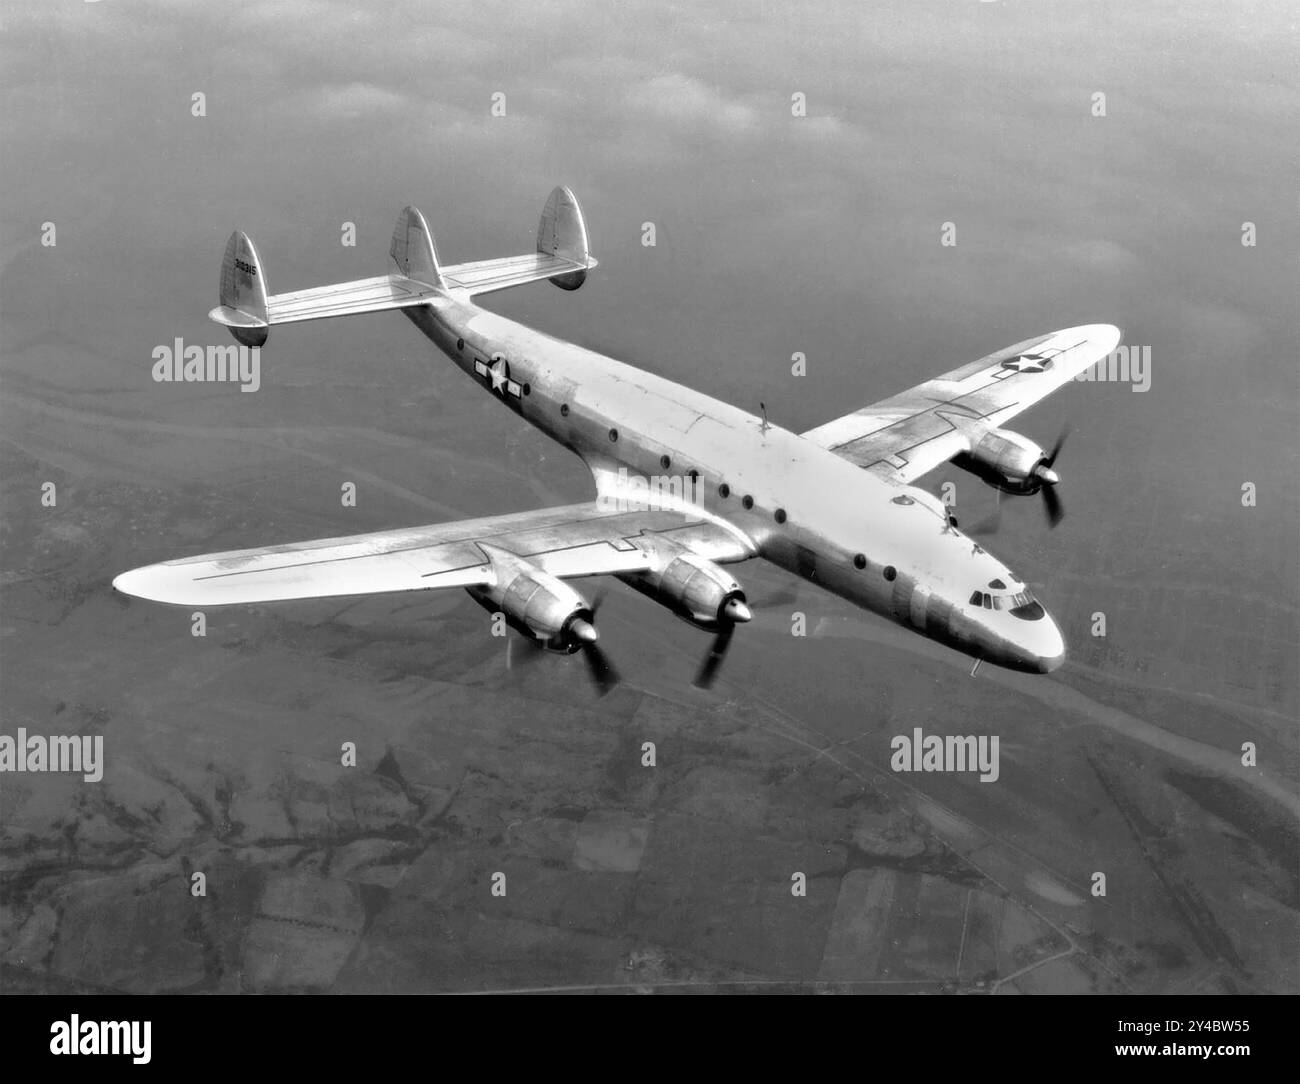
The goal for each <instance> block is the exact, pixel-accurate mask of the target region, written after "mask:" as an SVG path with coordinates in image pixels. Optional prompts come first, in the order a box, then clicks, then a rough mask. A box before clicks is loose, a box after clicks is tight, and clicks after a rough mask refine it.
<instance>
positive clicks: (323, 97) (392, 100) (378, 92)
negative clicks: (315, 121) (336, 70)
mask: <svg viewBox="0 0 1300 1084" xmlns="http://www.w3.org/2000/svg"><path fill="white" fill-rule="evenodd" d="M293 103H294V106H295V108H298V109H301V110H303V111H304V112H310V113H314V114H316V115H317V116H320V117H323V118H326V119H329V118H335V119H339V120H355V119H357V118H358V117H365V116H370V115H372V114H376V113H379V114H386V115H390V116H391V115H393V114H396V113H398V112H399V111H400V110H402V109H405V108H406V107H407V106H409V105H410V104H411V103H410V102H409V101H408V100H407V99H406V97H405V96H403V95H401V94H398V93H397V92H396V91H393V90H387V89H385V88H384V87H380V86H376V85H375V84H374V83H346V84H344V85H342V86H325V87H318V88H316V89H314V90H305V91H301V92H299V93H298V94H295V95H294V97H293Z"/></svg>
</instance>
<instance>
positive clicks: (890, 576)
mask: <svg viewBox="0 0 1300 1084" xmlns="http://www.w3.org/2000/svg"><path fill="white" fill-rule="evenodd" d="M884 575H885V579H887V580H889V581H890V582H891V583H892V582H893V581H894V580H895V579H897V578H898V569H896V568H895V567H894V566H893V565H886V566H885V573H884Z"/></svg>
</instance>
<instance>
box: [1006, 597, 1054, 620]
mask: <svg viewBox="0 0 1300 1084" xmlns="http://www.w3.org/2000/svg"><path fill="white" fill-rule="evenodd" d="M1046 615H1047V611H1046V610H1044V609H1043V607H1042V604H1041V603H1039V602H1038V601H1036V600H1034V599H1030V600H1029V601H1028V602H1027V603H1025V604H1024V605H1023V606H1017V607H1016V608H1015V609H1014V610H1012V611H1011V616H1012V617H1018V618H1020V620H1021V621H1041V620H1042V619H1043V618H1044V617H1045V616H1046Z"/></svg>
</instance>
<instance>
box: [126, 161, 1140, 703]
mask: <svg viewBox="0 0 1300 1084" xmlns="http://www.w3.org/2000/svg"><path fill="white" fill-rule="evenodd" d="M389 253H390V256H391V259H392V264H393V266H392V269H391V270H390V271H389V272H388V273H387V274H386V275H381V276H378V277H376V278H370V279H361V280H357V281H352V282H343V283H338V284H335V285H331V286H322V287H316V288H313V289H307V290H299V291H296V292H293V293H286V294H270V293H269V292H268V289H267V284H266V275H265V273H264V271H263V268H262V262H261V260H260V259H259V258H258V254H257V250H256V249H255V248H254V247H253V243H252V241H251V240H250V239H249V238H248V236H247V235H246V234H245V233H243V232H242V231H239V230H236V231H235V233H234V234H232V235H231V237H230V240H229V243H228V244H227V245H226V251H225V256H224V259H223V260H222V265H221V294H220V300H221V304H220V305H219V306H218V307H217V308H215V309H213V310H212V312H211V313H210V314H209V315H210V317H211V319H213V320H214V321H216V322H217V323H219V324H222V325H224V326H226V327H227V328H229V329H230V332H231V334H232V335H233V336H234V338H235V339H236V341H237V342H238V343H240V344H241V345H243V346H247V347H260V346H262V345H263V344H264V343H265V342H266V340H267V336H268V333H269V329H270V328H271V327H272V326H273V325H278V324H288V323H295V322H298V321H303V320H321V319H327V318H333V317H339V316H350V315H355V314H359V313H371V312H379V311H384V310H388V309H397V310H399V311H401V312H402V313H403V314H404V315H405V316H406V317H407V318H408V319H410V320H411V322H412V323H414V324H415V326H416V327H417V328H419V329H420V331H422V332H423V333H424V334H425V335H426V336H427V337H428V338H429V339H430V340H432V342H433V343H434V345H435V346H437V347H438V349H439V350H441V351H442V352H443V353H444V354H446V355H447V356H448V357H449V358H450V359H451V360H452V362H453V363H454V364H455V365H456V366H457V367H459V368H460V369H462V370H463V371H464V372H465V373H466V374H467V375H468V376H469V377H470V379H472V380H474V381H475V382H476V383H477V384H478V385H479V386H480V387H481V388H482V389H483V390H484V391H485V392H486V393H487V394H489V395H491V396H493V397H494V398H496V399H498V400H500V401H501V403H502V404H503V405H504V406H505V407H506V408H507V409H509V410H511V411H513V412H514V413H515V414H517V415H519V416H520V417H521V418H523V420H525V421H527V422H529V423H531V424H532V425H535V426H536V427H537V428H538V429H540V430H541V431H542V432H543V433H545V434H546V435H547V436H549V437H551V438H552V439H553V440H555V441H557V442H558V443H560V444H561V445H563V446H564V447H566V448H568V449H569V450H570V451H572V452H574V453H576V454H577V455H578V456H579V457H580V458H581V459H582V461H583V462H584V463H585V464H586V466H587V467H588V468H589V470H590V471H591V475H592V479H593V482H594V487H595V491H596V497H595V499H594V500H589V501H586V502H582V503H578V504H571V505H566V506H563V507H554V508H542V509H536V510H533V511H527V512H515V513H510V514H506V515H495V516H488V517H485V518H481V519H469V520H461V521H458V522H451V523H439V524H432V525H428V526H422V527H409V528H400V529H397V530H386V531H377V532H372V533H368V534H359V535H350V536H345V537H338V538H325V539H317V540H312V541H307V542H298V543H289V544H280V545H273V546H266V547H262V548H257V549H245V550H236V551H232V552H227V553H212V554H203V555H201V556H196V557H182V558H179V559H176V560H171V561H164V562H163V563H161V564H153V565H148V566H145V567H142V568H137V569H134V570H132V571H129V572H124V573H122V574H121V575H119V576H118V577H117V578H116V579H114V581H113V586H114V587H115V588H116V589H117V590H119V591H121V592H124V593H125V594H128V595H133V596H136V597H139V598H143V599H149V600H152V601H155V602H163V603H173V604H180V605H185V606H194V607H208V606H215V605H231V604H261V603H271V602H278V601H284V600H290V599H313V598H332V597H335V596H355V595H368V594H375V593H386V592H400V591H427V590H433V589H438V588H448V587H463V588H466V589H467V590H468V592H469V594H470V595H471V596H472V597H473V598H474V599H475V600H476V601H477V602H479V603H480V604H482V605H483V606H484V607H486V608H487V609H488V610H489V611H491V612H493V613H494V614H502V615H504V617H505V620H506V622H507V623H508V624H509V625H510V627H512V628H514V629H515V630H517V631H518V632H520V633H522V634H523V636H524V637H526V638H527V640H528V641H530V642H531V643H532V644H533V645H534V646H536V647H540V648H544V649H546V650H548V651H552V652H557V653H562V654H573V653H577V652H583V653H584V654H585V655H586V661H587V663H588V666H589V668H590V670H591V673H592V677H593V679H594V681H595V683H596V685H597V687H598V689H599V690H600V691H601V692H602V693H603V692H606V691H608V689H609V688H612V687H613V685H614V684H615V683H616V682H617V681H618V675H617V672H616V671H615V670H614V667H613V665H612V663H611V661H610V660H609V659H608V658H607V657H606V656H605V655H604V653H603V651H602V649H601V648H600V647H599V646H598V640H599V633H598V632H597V628H596V622H595V615H596V606H594V605H593V603H592V602H590V601H588V599H587V598H585V597H584V596H583V595H582V594H580V593H579V592H578V591H577V590H576V589H575V588H574V587H573V586H571V585H570V584H569V583H568V582H566V581H568V580H570V579H575V578H583V577H592V576H598V575H612V576H615V577H617V578H618V579H619V580H621V581H622V582H624V583H625V584H627V585H629V586H630V587H632V588H634V589H636V590H637V591H640V592H642V593H643V594H645V595H648V596H649V597H650V598H652V599H654V600H655V601H656V602H659V603H661V604H662V605H664V606H666V607H668V608H669V609H670V610H671V611H672V612H673V613H675V614H676V615H677V616H679V617H681V618H682V619H683V620H685V621H687V622H688V623H690V624H692V625H694V626H696V627H697V628H699V629H702V630H705V631H707V632H711V633H712V634H713V641H712V643H711V646H710V648H709V651H708V653H707V655H706V656H705V658H704V661H703V663H702V664H701V666H700V668H699V670H698V672H697V674H696V676H695V684H696V685H698V686H701V687H704V688H708V687H709V686H711V685H712V683H713V681H714V678H715V677H716V674H717V671H718V668H719V666H720V665H721V663H722V660H723V658H724V657H725V655H726V652H727V649H728V646H729V644H730V642H731V639H732V636H733V634H734V632H735V630H736V628H737V627H738V626H739V625H742V624H744V623H745V622H747V621H749V620H750V619H751V617H752V611H751V609H750V605H749V602H748V600H747V597H746V594H745V590H744V588H743V587H742V585H741V583H740V582H739V581H738V580H737V579H736V578H735V577H734V576H733V575H732V572H731V570H730V566H732V565H735V564H738V563H740V562H743V561H747V560H750V559H751V558H755V557H760V558H763V559H764V560H767V561H769V562H771V563H772V564H775V565H777V566H779V567H780V568H783V569H785V570H786V571H788V572H790V573H793V574H794V575H795V576H798V577H801V578H802V579H804V580H807V581H809V582H811V583H814V584H816V585H817V586H819V587H821V588H824V589H825V590H827V591H830V592H832V593H833V594H835V595H838V596H840V597H841V598H844V599H847V600H848V601H850V602H852V603H855V604H856V605H857V606H860V607H862V608H864V609H866V610H870V611H871V612H873V613H875V614H878V615H880V616H882V617H884V618H887V619H889V620H891V621H894V622H896V623H898V624H899V625H902V626H903V627H905V628H907V629H910V630H912V631H914V632H916V633H918V634H920V635H922V636H925V637H928V638H929V639H931V640H935V641H938V642H939V643H941V644H945V645H947V646H948V647H950V648H952V649H955V650H956V651H958V652H961V653H964V654H965V655H967V656H969V657H971V658H973V659H974V660H975V662H974V665H973V667H972V670H971V673H972V674H973V673H974V672H975V670H976V669H978V667H979V665H980V663H981V662H982V661H987V662H989V663H991V664H995V665H997V666H1001V667H1006V668H1009V669H1012V670H1018V671H1024V672H1028V673H1038V674H1042V673H1050V672H1052V671H1054V670H1056V669H1057V668H1058V667H1060V666H1061V664H1062V663H1063V662H1064V660H1065V656H1066V644H1065V640H1064V638H1063V636H1062V634H1061V631H1060V629H1059V627H1058V626H1057V624H1056V622H1055V621H1054V620H1053V619H1052V617H1051V615H1050V614H1049V613H1048V612H1047V611H1046V610H1045V609H1044V607H1043V605H1042V604H1041V603H1040V602H1039V601H1038V600H1037V599H1036V598H1035V597H1034V594H1033V592H1032V591H1031V590H1030V588H1029V586H1028V585H1027V584H1026V583H1025V582H1024V581H1023V580H1022V579H1021V578H1020V577H1018V576H1017V575H1016V574H1015V573H1014V572H1012V571H1011V569H1010V568H1009V567H1008V566H1007V565H1006V564H1004V563H1003V562H1001V561H1000V560H998V559H997V558H996V557H994V556H993V555H992V554H991V553H989V552H988V551H987V550H986V549H985V548H984V547H983V546H981V545H980V544H979V543H978V542H977V541H975V540H974V539H973V538H971V537H969V535H967V534H964V533H963V532H962V531H961V530H960V529H959V527H958V524H957V520H956V517H955V515H953V514H952V512H951V510H950V509H949V508H948V507H946V506H945V505H944V504H943V503H942V502H940V501H939V500H938V499H937V498H936V497H934V496H933V495H931V494H930V493H927V492H926V491H924V490H923V489H920V488H918V487H917V486H915V485H913V484H912V483H914V482H915V481H916V480H917V479H918V478H920V477H922V476H923V475H925V474H926V473H927V472H929V471H931V470H934V469H935V468H936V467H939V466H941V465H943V464H945V463H950V462H951V463H953V464H954V465H956V466H958V467H961V468H963V469H965V470H968V471H970V472H972V473H973V474H975V475H976V476H977V477H979V478H980V479H982V480H983V481H985V482H986V483H988V484H990V485H991V486H993V487H994V488H996V489H997V490H998V491H999V497H998V499H999V501H1000V500H1001V494H1003V493H1006V494H1010V495H1015V496H1032V495H1035V494H1041V496H1042V498H1043V500H1044V504H1045V508H1046V511H1047V514H1048V518H1049V520H1050V522H1051V524H1052V525H1053V526H1055V524H1056V523H1057V522H1059V520H1060V518H1061V516H1062V515H1063V514H1064V513H1063V509H1062V507H1061V502H1060V500H1059V498H1058V496H1057V494H1056V487H1057V486H1058V485H1059V484H1060V476H1059V475H1058V474H1057V472H1056V470H1055V462H1056V458H1057V455H1058V454H1059V452H1060V448H1061V441H1058V442H1057V444H1056V447H1055V448H1053V449H1052V450H1051V451H1050V452H1048V451H1045V450H1044V449H1043V448H1042V447H1040V446H1039V445H1038V444H1036V443H1034V442H1033V441H1032V440H1030V439H1028V438H1027V437H1024V436H1022V435H1020V434H1018V433H1015V432H1011V431H1009V430H1006V429H1003V428H1002V426H1003V425H1004V423H1006V422H1008V421H1010V420H1011V419H1012V418H1014V417H1015V416H1016V415H1017V414H1019V413H1020V412H1021V411H1023V410H1025V409H1027V408H1028V407H1030V406H1032V405H1033V404H1034V403H1036V402H1038V401H1039V400H1041V399H1043V398H1044V397H1045V396H1046V395H1048V394H1049V393H1051V392H1053V391H1055V390H1056V389H1057V388H1059V387H1061V386H1062V385H1063V384H1065V383H1067V382H1068V381H1070V380H1072V379H1073V378H1074V377H1075V376H1077V375H1078V374H1080V373H1082V372H1083V371H1084V370H1085V369H1087V368H1088V367H1089V366H1091V365H1093V364H1094V363H1096V362H1097V361H1099V360H1100V359H1102V358H1104V357H1106V356H1107V355H1108V354H1110V353H1111V352H1112V351H1113V350H1114V348H1115V346H1116V345H1117V344H1118V342H1119V338H1120V332H1119V329H1118V328H1116V327H1114V326H1113V325H1110V324H1089V325H1084V326H1080V327H1071V328H1066V329H1064V330H1061V331H1055V332H1052V333H1051V334H1047V335H1037V336H1034V337H1032V338H1029V339H1025V340H1024V341H1023V342H1019V343H1017V344H1016V345H1014V346H1010V347H1007V348H1005V349H1003V350H998V351H996V352H995V353H992V354H989V355H987V356H986V357H983V358H980V359H979V360H978V361H974V362H971V363H969V364H967V365H964V366H962V367H960V368H957V369H954V370H953V371H952V372H949V373H945V374H944V375H943V376H940V377H937V378H935V379H933V380H929V381H927V382H925V383H923V384H920V385H918V386H917V387H915V388H912V389H910V390H908V391H905V392H902V393H901V394H899V395H895V396H893V397H891V398H888V399H884V400H882V401H880V402H878V403H875V404H872V405H870V406H866V407H863V408H862V409H860V410H856V411H854V412H853V413H850V414H846V415H844V416H843V417H840V418H836V419H834V420H833V421H828V422H826V423H825V424H824V425H819V426H817V427H816V428H815V429H810V430H808V431H807V432H804V433H794V432H791V431H789V430H787V429H783V428H782V427H781V426H779V425H774V424H771V423H769V421H768V419H767V414H766V408H763V413H762V416H756V415H754V414H751V413H749V412H747V411H744V410H741V409H739V408H737V407H734V406H731V405H729V404H727V403H724V402H721V401H719V400H717V399H714V398H711V397H709V396H707V395H703V394H701V393H699V392H696V391H693V390H691V389H690V388H687V387H684V386H683V385H681V384H677V383H674V382H673V381H670V380H666V379H664V378H662V377H659V376H656V375H654V374H652V373H648V372H645V371H643V370H641V369H637V368H634V367H633V366H630V365H627V364H624V363H622V362H619V361H615V360H614V359H612V358H609V357H605V356H604V355H601V354H599V353H596V352H594V351H591V350H587V349H585V348H583V347H580V346H577V345H574V344H571V343H567V342H564V341H561V340H559V339H555V338H552V337H551V336H549V335H545V334H543V333H541V332H538V331H535V330H532V329H530V328H528V327H525V326H523V325H521V324H518V323H516V322H514V321H511V320H508V319H506V318H504V317H502V316H499V315H497V314H496V313H493V312H490V311H488V310H486V309H483V308H480V307H479V306H478V305H477V304H476V303H475V299H476V298H477V297H478V296H479V295H480V294H487V293H492V292H494V291H498V290H504V289H507V288H510V287H514V286H519V285H523V284H525V283H530V282H537V281H541V280H543V279H545V280H547V281H549V282H552V283H554V284H555V285H556V286H558V287H560V288H561V289H564V290H576V289H578V288H579V287H581V286H582V284H583V282H584V281H585V280H586V278H587V275H588V273H589V272H590V271H591V270H592V269H594V268H595V267H596V265H597V261H596V260H595V259H594V258H593V257H592V255H591V252H590V249H589V242H588V232H587V225H586V221H585V219H584V217H583V213H582V210H581V208H580V207H579V205H578V201H577V199H576V198H575V196H574V195H573V192H572V191H571V190H570V189H568V188H566V187H563V186H561V187H557V188H556V189H555V190H554V191H552V192H551V194H550V196H549V198H548V199H547V201H546V204H545V207H544V209H543V211H542V217H541V221H540V223H539V225H538V229H537V239H536V251H534V252H530V253H527V254H525V255H522V256H514V257H508V258H505V259H493V260H481V261H477V262H471V263H461V264H443V263H441V262H440V261H439V259H438V255H437V252H436V250H435V247H434V240H433V235H432V233H431V232H430V230H429V226H428V223H427V222H426V221H425V218H424V215H422V214H421V213H420V212H419V211H418V210H416V209H415V208H414V207H407V208H405V209H404V210H403V211H402V213H401V215H400V216H399V217H398V220H397V225H396V228H395V229H394V231H393V238H392V244H391V247H390V250H389ZM1063 439H1064V438H1063V437H1062V440H1063Z"/></svg>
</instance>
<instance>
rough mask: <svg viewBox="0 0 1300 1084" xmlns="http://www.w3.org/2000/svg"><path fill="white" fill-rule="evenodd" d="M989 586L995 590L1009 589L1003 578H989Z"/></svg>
mask: <svg viewBox="0 0 1300 1084" xmlns="http://www.w3.org/2000/svg"><path fill="white" fill-rule="evenodd" d="M989 586H990V587H992V588H993V590H995V591H1005V590H1006V589H1007V585H1006V584H1005V583H1003V582H1002V581H1001V580H989Z"/></svg>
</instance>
